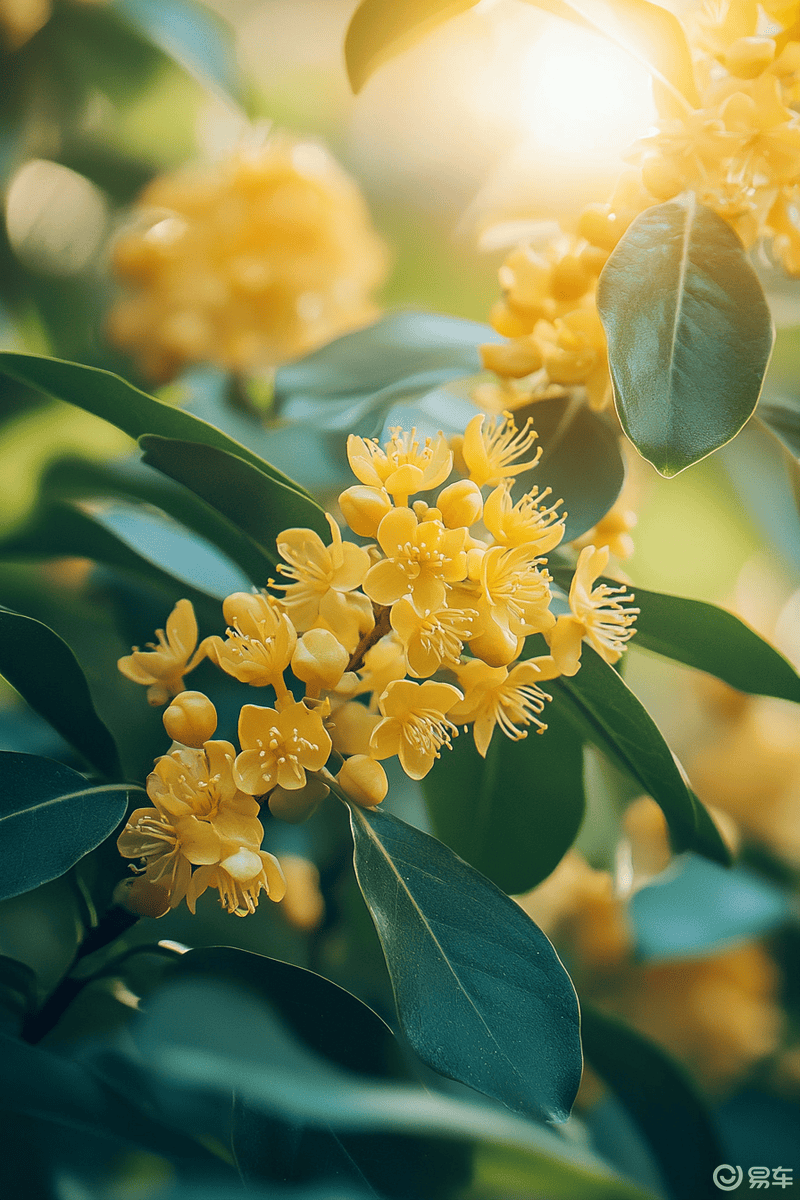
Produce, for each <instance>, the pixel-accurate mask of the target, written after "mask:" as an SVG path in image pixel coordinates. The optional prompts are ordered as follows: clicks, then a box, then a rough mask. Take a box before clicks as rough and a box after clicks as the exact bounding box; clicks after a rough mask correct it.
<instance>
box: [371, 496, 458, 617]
mask: <svg viewBox="0 0 800 1200" xmlns="http://www.w3.org/2000/svg"><path fill="white" fill-rule="evenodd" d="M464 536H465V530H464V529H445V526H444V523H443V522H442V521H440V520H438V521H437V520H430V521H418V519H417V516H416V513H414V512H412V510H411V509H410V508H395V509H392V511H391V512H390V513H388V514H387V515H386V516H385V517H384V518H383V520H382V521H381V523H380V526H379V527H378V543H379V545H380V548H381V550H382V551H383V553H384V554H385V555H386V557H385V558H383V559H381V561H380V562H377V563H375V565H374V566H372V567H370V569H369V572H368V574H367V576H366V578H365V580H364V591H365V592H366V594H367V595H368V596H369V598H370V599H371V600H374V601H375V603H376V604H382V605H389V604H394V603H395V601H397V600H400V599H402V597H403V596H411V597H412V599H413V602H414V605H415V606H416V607H417V608H418V609H419V610H420V611H424V610H428V611H431V610H433V609H437V608H441V606H442V605H443V604H444V600H445V596H446V595H447V588H446V586H445V585H446V584H448V583H455V582H457V581H458V580H461V579H464V578H465V577H466V574H467V557H466V553H465V551H464Z"/></svg>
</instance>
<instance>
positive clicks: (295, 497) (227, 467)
mask: <svg viewBox="0 0 800 1200" xmlns="http://www.w3.org/2000/svg"><path fill="white" fill-rule="evenodd" d="M139 444H140V445H141V447H142V449H143V451H144V462H145V463H147V464H148V465H149V466H154V467H157V468H158V470H159V471H162V472H163V473H164V474H165V475H169V476H170V478H172V479H176V480H177V481H178V482H179V483H183V484H185V485H186V486H187V487H188V488H190V489H191V490H192V491H193V492H194V493H195V495H197V496H200V497H201V499H203V500H205V501H207V502H208V503H209V504H210V505H212V506H213V507H214V508H215V509H216V510H217V511H218V512H220V513H222V514H223V516H225V517H227V518H228V520H230V521H232V522H233V524H234V525H235V526H236V527H237V528H238V529H240V530H241V531H242V532H243V533H244V534H246V535H247V536H248V537H249V538H250V539H251V540H252V543H253V547H254V549H255V548H261V547H263V549H264V555H263V568H262V571H261V577H260V578H259V579H257V580H256V581H255V582H257V583H259V584H262V585H263V584H265V583H266V581H267V579H268V578H269V575H270V574H271V568H274V565H275V564H276V563H277V562H278V561H279V555H278V551H277V548H276V546H275V539H276V538H277V537H278V536H279V534H281V533H282V532H283V530H284V529H289V528H291V527H294V526H297V525H299V526H302V527H304V528H310V529H314V530H315V531H316V532H317V533H318V534H319V535H320V537H321V538H322V540H323V541H324V542H326V543H328V542H329V541H330V537H331V531H330V526H329V525H328V522H327V521H326V520H325V513H324V512H323V510H322V509H321V508H320V507H319V505H318V504H316V503H315V502H314V501H313V500H308V499H306V497H305V496H303V495H301V493H300V492H297V491H295V490H294V489H293V488H290V487H286V486H285V485H284V484H283V483H280V482H279V481H278V480H277V479H273V478H272V477H271V476H269V475H265V474H264V473H263V472H261V471H258V470H256V468H255V467H254V466H252V464H251V463H249V462H247V461H245V459H244V458H240V457H238V456H237V455H234V454H229V453H228V452H227V451H226V450H222V449H220V448H219V447H217V446H208V445H202V444H201V443H198V442H184V441H180V440H177V439H174V438H163V437H158V436H156V435H153V434H147V435H145V436H144V437H142V438H140V439H139Z"/></svg>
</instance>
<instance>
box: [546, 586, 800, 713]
mask: <svg viewBox="0 0 800 1200" xmlns="http://www.w3.org/2000/svg"><path fill="white" fill-rule="evenodd" d="M552 574H553V578H554V579H555V580H556V582H557V583H558V584H559V585H560V586H561V587H562V588H563V589H564V591H568V590H569V586H570V582H571V580H572V572H571V571H570V570H567V569H565V568H563V567H554V568H553V571H552ZM600 582H603V583H606V584H607V585H608V586H609V587H615V586H616V587H618V586H619V584H618V581H617V580H614V579H603V580H601V581H600ZM635 595H636V604H637V607H638V608H639V616H638V617H637V618H636V636H635V638H634V640H633V642H632V643H631V645H632V647H633V648H635V649H641V650H652V651H653V652H654V653H655V654H662V655H663V656H664V657H665V658H671V659H672V660H673V661H674V662H680V663H684V664H685V665H686V666H687V667H695V668H696V669H697V670H698V671H705V672H706V673H707V674H709V675H715V676H716V677H717V679H722V680H724V682H725V683H727V684H729V685H730V686H731V687H732V688H736V690H737V691H739V692H746V693H748V694H749V695H752V696H777V697H778V699H780V700H793V701H795V702H796V703H800V676H798V674H797V672H796V671H795V669H794V667H793V666H792V665H791V663H790V662H788V661H787V660H786V659H785V658H784V657H783V655H782V654H779V653H778V651H777V650H776V649H775V648H774V646H770V644H769V642H767V641H765V640H764V638H762V637H760V635H759V634H757V633H756V632H755V630H754V629H751V628H750V626H749V625H746V624H745V622H744V621H742V620H740V618H739V617H735V616H734V615H733V613H730V612H728V611H727V610H726V609H724V608H719V607H718V606H717V605H716V604H707V603H706V602H705V601H704V600H689V599H687V598H686V597H683V596H669V595H666V594H665V593H664V592H649V591H646V590H645V589H644V588H640V587H637V588H635Z"/></svg>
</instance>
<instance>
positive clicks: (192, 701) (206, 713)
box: [162, 692, 217, 750]
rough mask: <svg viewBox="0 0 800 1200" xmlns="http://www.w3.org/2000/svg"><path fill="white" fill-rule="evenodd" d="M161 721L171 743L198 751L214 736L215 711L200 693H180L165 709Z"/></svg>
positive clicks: (206, 697) (207, 699) (206, 698)
mask: <svg viewBox="0 0 800 1200" xmlns="http://www.w3.org/2000/svg"><path fill="white" fill-rule="evenodd" d="M162 720H163V722H164V728H165V729H166V731H167V733H168V734H169V736H170V737H171V738H172V740H173V742H180V743H181V744H182V745H183V746H192V747H193V748H194V749H195V750H199V749H200V748H201V747H202V745H203V743H204V742H207V741H208V740H209V738H212V737H213V736H214V732H215V730H216V728H217V710H216V709H215V708H214V705H213V704H212V703H211V701H210V700H209V698H208V696H204V695H203V693H202V692H181V693H180V694H179V695H177V696H176V697H175V699H174V700H173V701H172V703H171V704H170V706H169V708H167V709H165V711H164V716H163V718H162Z"/></svg>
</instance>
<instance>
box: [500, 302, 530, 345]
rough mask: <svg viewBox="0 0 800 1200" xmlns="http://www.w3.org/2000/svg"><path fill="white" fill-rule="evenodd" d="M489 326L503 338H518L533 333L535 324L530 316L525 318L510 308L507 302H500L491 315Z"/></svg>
mask: <svg viewBox="0 0 800 1200" xmlns="http://www.w3.org/2000/svg"><path fill="white" fill-rule="evenodd" d="M489 324H490V325H491V326H492V328H493V329H496V330H497V332H498V333H499V334H500V335H501V336H502V337H507V338H518V337H524V336H525V334H526V333H531V331H532V330H533V326H534V322H533V321H532V320H531V318H530V317H528V316H523V315H521V314H519V313H517V312H514V311H513V309H511V308H509V306H508V305H507V304H506V302H505V300H498V301H497V303H496V304H495V305H494V307H493V308H492V311H491V313H490V315H489Z"/></svg>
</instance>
